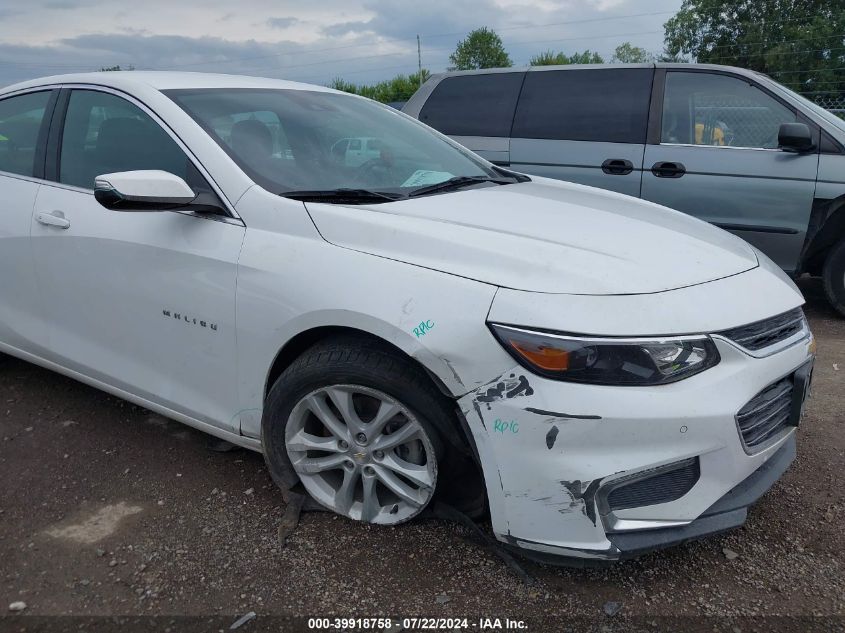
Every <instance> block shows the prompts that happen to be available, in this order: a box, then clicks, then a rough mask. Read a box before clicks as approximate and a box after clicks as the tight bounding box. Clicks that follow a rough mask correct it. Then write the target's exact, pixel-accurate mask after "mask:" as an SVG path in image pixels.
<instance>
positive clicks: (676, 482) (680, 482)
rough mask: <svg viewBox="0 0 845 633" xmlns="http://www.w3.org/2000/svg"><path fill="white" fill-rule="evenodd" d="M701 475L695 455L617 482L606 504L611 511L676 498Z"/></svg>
mask: <svg viewBox="0 0 845 633" xmlns="http://www.w3.org/2000/svg"><path fill="white" fill-rule="evenodd" d="M700 476H701V470H700V468H699V465H698V458H697V457H695V458H692V459H686V460H684V461H682V462H678V463H677V464H672V465H671V466H669V467H668V469H665V468H662V469H658V471H656V472H655V474H654V475H651V476H646V477H638V478H637V479H635V480H633V481H631V482H629V483H623V484H621V485H619V486H618V487H616V488H614V489H613V490H611V491H610V493H609V494H608V495H607V505H608V507H609V508H610V509H611V510H624V509H625V508H637V507H639V506H651V505H655V504H658V503H668V502H670V501H676V500H677V499H680V498H681V497H683V496H684V495H685V494H687V493H688V492H689V491H690V490H692V487H693V486H694V485H695V484H696V482H697V481H698V478H699V477H700Z"/></svg>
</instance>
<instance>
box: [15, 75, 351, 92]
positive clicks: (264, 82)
mask: <svg viewBox="0 0 845 633" xmlns="http://www.w3.org/2000/svg"><path fill="white" fill-rule="evenodd" d="M60 84H89V85H96V86H105V87H110V88H117V89H121V90H129V91H131V89H132V88H133V87H136V88H140V87H146V88H154V89H155V90H175V89H180V88H183V89H201V88H258V89H262V88H263V89H277V90H280V89H284V90H315V91H321V92H338V91H337V90H332V89H331V88H326V87H324V86H315V85H312V84H306V83H299V82H295V81H286V80H283V79H268V78H266V77H250V76H246V75H224V74H217V73H202V72H174V71H146V70H131V71H108V72H94V73H75V74H69V75H53V76H51V77H41V78H38V79H30V80H28V81H23V82H20V83H16V84H13V85H11V86H6V87H4V88H0V94H6V93H10V92H16V91H19V90H26V89H28V88H37V87H40V86H55V85H60Z"/></svg>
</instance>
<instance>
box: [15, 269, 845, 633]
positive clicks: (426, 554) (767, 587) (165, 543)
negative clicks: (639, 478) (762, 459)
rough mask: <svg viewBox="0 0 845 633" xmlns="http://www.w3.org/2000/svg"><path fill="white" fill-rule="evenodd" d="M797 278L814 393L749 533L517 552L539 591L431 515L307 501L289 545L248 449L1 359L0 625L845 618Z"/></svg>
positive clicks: (831, 321)
mask: <svg viewBox="0 0 845 633" xmlns="http://www.w3.org/2000/svg"><path fill="white" fill-rule="evenodd" d="M801 286H802V290H803V291H804V293H805V295H806V296H807V297H808V301H809V306H808V314H809V316H810V320H811V322H812V326H813V330H814V332H815V334H816V336H817V338H818V341H819V353H818V361H817V364H816V370H815V378H814V387H813V389H814V392H813V398H812V399H811V401H810V404H809V406H808V413H807V417H806V419H805V421H804V422H803V424H802V428H801V431H800V433H799V444H798V459H797V461H796V462H795V463H794V464H793V466H792V468H791V469H790V470H789V471H788V472H787V474H786V475H785V476H784V478H783V479H782V480H781V481H780V482H779V483H777V484H776V485H775V487H774V488H773V489H772V490H771V491H770V492H769V493H768V495H766V496H765V497H764V498H763V499H762V500H761V502H760V503H759V504H758V505H757V506H755V507H754V508H753V509H752V510H751V512H750V515H749V520H748V523H747V524H746V526H745V527H744V528H742V529H739V530H737V531H734V532H732V533H729V534H727V535H722V536H716V537H712V538H709V539H707V540H704V541H700V542H696V543H692V544H688V545H684V546H681V547H677V548H674V549H670V550H666V551H663V552H660V553H655V554H651V555H647V556H644V557H642V558H640V559H637V560H634V561H629V562H624V563H621V564H618V565H616V566H615V567H612V568H610V569H603V570H575V569H565V568H556V567H547V566H541V565H536V564H533V563H528V562H525V563H524V567H525V569H526V571H527V572H528V573H529V574H530V575H531V576H533V577H534V578H535V579H536V582H535V583H534V584H532V585H525V584H523V583H522V582H521V581H520V580H519V578H518V577H517V576H516V575H515V574H514V573H513V572H512V571H511V570H509V569H508V568H507V567H506V566H504V565H503V564H502V563H501V561H500V559H499V558H497V557H496V556H495V555H493V554H492V553H491V552H489V551H488V550H487V549H485V548H484V547H482V546H480V545H479V544H477V543H475V542H473V541H471V540H470V539H468V538H467V536H468V532H467V531H466V529H465V528H463V527H460V526H457V525H453V524H448V523H445V522H441V521H435V520H425V521H416V522H412V523H411V524H406V525H402V526H400V527H396V528H384V527H376V526H367V525H361V524H357V523H353V522H351V521H348V520H345V519H341V518H337V517H334V516H332V515H329V514H324V513H308V514H304V515H303V516H302V520H301V523H300V525H299V527H298V528H297V530H296V531H295V532H294V533H293V535H292V536H291V537H290V538H289V539H288V542H287V545H286V546H285V547H281V546H280V543H279V542H278V539H277V529H278V527H279V523H280V521H281V519H282V514H283V512H284V503H283V501H282V497H281V494H280V493H279V491H278V490H277V489H276V488H275V487H274V486H273V484H272V483H271V481H270V478H269V476H268V474H267V471H266V470H265V468H264V464H263V462H262V459H261V457H260V456H259V455H257V454H254V453H251V452H248V451H241V450H238V451H233V452H229V453H215V452H213V451H210V450H209V449H208V446H207V437H206V436H205V435H203V434H201V433H198V432H195V431H193V430H191V429H189V428H188V427H185V426H182V425H180V424H178V423H176V422H172V421H168V420H167V419H165V418H162V417H160V416H158V415H156V414H153V413H151V412H149V411H146V410H144V409H141V408H139V407H136V406H133V405H131V404H128V403H125V402H122V401H120V400H118V399H116V398H113V397H110V396H108V395H106V394H103V393H101V392H98V391H95V390H93V389H90V388H88V387H85V386H83V385H81V384H79V383H77V382H74V381H72V380H69V379H66V378H63V377H61V376H59V375H57V374H54V373H51V372H48V371H45V370H43V369H40V368H37V367H35V366H33V365H29V364H27V363H23V362H20V361H17V360H12V359H8V360H7V361H6V362H4V363H0V580H2V584H1V585H0V607H2V609H3V610H4V611H5V609H6V605H11V604H12V603H15V602H24V603H25V604H26V607H25V609H23V610H22V611H20V612H17V613H13V612H11V611H10V612H8V614H9V615H6V616H3V617H0V628H2V629H4V630H22V629H26V628H28V629H29V630H45V629H46V628H49V627H48V626H46V624H45V623H47V624H49V623H51V622H52V623H53V624H54V625H55V623H56V622H58V621H59V620H55V619H53V620H51V619H49V618H48V619H46V620H38V619H37V618H35V617H33V616H56V615H62V614H64V615H77V616H113V615H128V616H136V615H137V616H143V615H158V616H164V615H196V616H219V619H218V620H214V621H213V622H212V621H208V624H209V627H210V628H211V629H212V630H217V629H218V628H220V629H222V628H224V627H223V624H222V623H227V626H225V628H226V629H228V623H232V622H234V621H235V620H236V619H237V618H238V617H239V616H240V615H242V614H245V613H247V612H250V611H254V612H256V613H258V614H259V619H258V620H257V621H254V622H247V623H246V624H244V625H243V627H242V630H244V631H248V630H255V629H256V627H257V626H258V623H259V622H260V621H261V617H262V616H267V615H308V616H327V615H336V616H353V615H357V616H385V615H417V616H455V615H462V616H471V617H472V618H473V620H476V618H477V616H485V617H496V616H498V617H505V616H507V617H510V618H523V619H525V620H526V622H527V623H528V625H529V628H530V629H531V630H535V631H546V630H559V628H558V624H551V623H561V622H570V623H572V622H579V623H581V624H584V623H586V622H590V623H595V622H598V623H599V624H600V626H602V627H604V628H605V629H607V628H608V627H616V626H617V625H618V624H619V623H627V625H625V626H624V627H622V628H620V629H619V630H630V627H634V628H636V627H641V628H643V629H644V630H656V629H662V625H663V624H666V623H671V622H673V621H672V620H667V619H666V618H667V617H674V618H679V619H678V620H675V621H674V624H673V625H672V626H677V627H681V628H685V629H691V628H695V627H694V626H693V625H694V624H695V625H696V626H699V625H700V626H703V627H704V628H705V630H713V629H714V628H716V629H717V630H726V631H751V630H772V629H773V628H778V629H779V628H783V627H786V626H787V624H789V626H792V627H793V629H794V630H807V629H809V628H818V630H831V629H832V628H837V627H843V626H845V618H843V615H845V609H843V607H845V574H843V562H844V561H845V557H843V546H845V530H843V529H842V524H843V521H845V503H843V487H842V485H841V483H840V482H841V480H840V474H841V473H842V472H843V467H845V440H843V432H844V431H845V413H843V405H845V390H844V389H843V382H845V380H843V378H845V319H840V318H838V317H837V316H836V315H835V314H834V313H833V311H832V310H831V309H830V308H828V307H827V305H826V304H825V302H824V300H823V299H822V294H821V288H820V285H819V283H818V282H817V281H816V280H808V279H805V280H802V283H801ZM613 603H616V604H613ZM17 606H18V607H20V605H17ZM614 610H617V612H616V613H615V614H614V615H612V616H610V615H607V613H606V612H613V611H614ZM706 616H710V618H709V619H708V618H707V617H706ZM771 616H802V617H807V618H808V619H806V620H801V621H796V620H786V619H767V618H771ZM578 617H584V618H586V619H585V620H578V619H575V620H573V619H572V618H578ZM165 620H166V619H162V618H159V619H158V620H154V621H156V622H159V623H162V622H164V621H165ZM36 622H40V623H41V624H45V626H43V627H42V626H41V625H39V626H35V623H36ZM61 622H63V623H64V625H67V626H68V627H70V626H71V625H70V624H68V621H64V620H63V621H61ZM178 622H180V621H177V625H176V627H175V628H174V629H173V630H177V629H179V628H180V626H179V624H178ZM181 623H182V624H185V621H181ZM64 625H63V626H64ZM73 626H74V627H76V624H74V625H73ZM503 626H504V625H503ZM626 627H627V628H626ZM725 627H726V628H725ZM473 628H475V629H476V630H478V628H477V627H473ZM576 628H577V627H576ZM56 630H58V629H56ZM162 630H165V629H162ZM277 630H279V629H278V628H277Z"/></svg>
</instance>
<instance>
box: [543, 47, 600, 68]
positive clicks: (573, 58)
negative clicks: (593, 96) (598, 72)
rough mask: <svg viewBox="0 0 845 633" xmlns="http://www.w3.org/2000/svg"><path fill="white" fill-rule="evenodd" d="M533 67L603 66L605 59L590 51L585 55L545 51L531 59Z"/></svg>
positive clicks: (584, 53) (585, 52)
mask: <svg viewBox="0 0 845 633" xmlns="http://www.w3.org/2000/svg"><path fill="white" fill-rule="evenodd" d="M528 63H529V64H530V65H531V66H560V65H565V64H603V63H604V59H603V58H602V56H601V55H599V54H598V53H593V52H591V51H589V50H586V51H584V52H583V53H573V54H572V55H567V54H566V53H564V52H562V51H559V52H557V53H556V52H554V51H551V50H549V51H543V52H542V53H538V54H537V55H534V57H532V58H531V60H530V61H529V62H528Z"/></svg>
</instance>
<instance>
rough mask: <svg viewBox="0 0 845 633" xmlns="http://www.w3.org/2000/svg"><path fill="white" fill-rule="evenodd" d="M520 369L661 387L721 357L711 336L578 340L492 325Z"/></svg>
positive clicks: (599, 382) (551, 375) (564, 377)
mask: <svg viewBox="0 0 845 633" xmlns="http://www.w3.org/2000/svg"><path fill="white" fill-rule="evenodd" d="M490 329H491V330H493V333H494V334H495V335H496V338H498V339H499V342H501V343H502V345H503V346H504V347H505V349H506V350H507V351H508V352H509V353H510V355H511V356H513V357H514V358H515V359H516V360H517V361H518V362H519V364H520V365H522V366H523V367H525V368H526V369H529V370H531V371H532V372H534V373H536V374H540V375H541V376H546V377H548V378H554V379H556V380H567V381H571V382H585V383H590V384H594V385H632V386H633V385H638V386H642V385H663V384H666V383H670V382H675V381H678V380H681V379H683V378H689V377H690V376H692V375H693V374H697V373H699V372H702V371H704V370H705V369H708V368H710V367H713V365H715V364H716V363H718V362H719V352H718V350H717V349H716V346H715V345H714V344H713V341H712V340H711V339H710V337H707V336H671V337H666V338H659V337H655V338H648V339H647V338H629V339H624V338H599V337H578V336H571V335H566V334H555V333H551V332H537V331H534V330H526V329H524V328H517V327H512V326H509V325H498V324H495V323H491V324H490Z"/></svg>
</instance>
